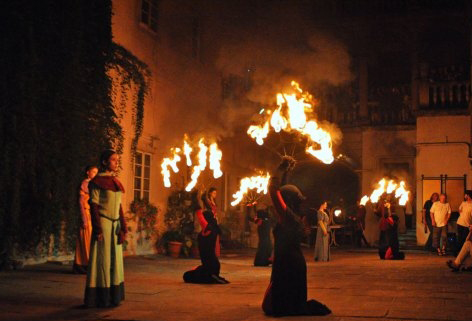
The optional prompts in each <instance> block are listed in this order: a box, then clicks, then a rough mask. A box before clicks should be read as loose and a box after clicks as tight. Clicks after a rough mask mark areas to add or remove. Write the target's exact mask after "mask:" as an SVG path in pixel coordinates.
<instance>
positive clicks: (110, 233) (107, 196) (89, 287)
mask: <svg viewBox="0 0 472 321" xmlns="http://www.w3.org/2000/svg"><path fill="white" fill-rule="evenodd" d="M89 190H90V207H91V214H92V215H91V216H92V226H93V231H92V232H93V233H92V244H91V249H90V261H89V266H88V273H87V283H86V288H85V299H84V303H85V306H87V307H108V306H116V305H119V304H120V302H121V301H122V300H124V298H125V292H124V290H125V289H124V274H123V249H122V243H123V241H124V238H125V236H126V223H125V219H124V215H123V209H122V207H121V198H122V194H123V193H124V188H123V185H121V183H120V181H119V180H118V179H117V178H115V177H113V176H108V175H106V174H105V173H99V174H98V175H97V176H95V178H94V179H93V180H92V181H91V182H90V184H89ZM99 234H100V235H102V237H103V238H102V240H98V238H97V236H98V235H99Z"/></svg>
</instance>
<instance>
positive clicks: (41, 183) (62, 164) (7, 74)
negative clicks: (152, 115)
mask: <svg viewBox="0 0 472 321" xmlns="http://www.w3.org/2000/svg"><path fill="white" fill-rule="evenodd" d="M3 7H4V8H3V10H2V12H3V13H4V15H3V16H4V18H3V19H0V27H1V28H2V30H3V32H2V35H3V36H2V38H1V40H0V41H1V47H2V50H1V51H0V61H1V62H2V72H1V73H0V106H1V108H0V151H1V153H0V270H1V269H2V267H7V265H8V262H10V258H12V257H18V256H19V257H24V256H28V255H30V256H34V255H44V254H46V252H47V249H48V248H49V247H50V244H49V241H50V235H51V234H52V235H54V236H55V237H54V240H55V244H53V246H54V248H55V250H56V252H57V250H58V249H59V246H60V244H59V239H60V237H59V236H60V235H61V234H62V235H64V236H65V240H64V241H65V245H66V246H67V247H69V248H72V246H73V244H74V242H75V239H76V235H77V227H78V220H79V217H80V216H79V211H78V187H79V184H80V182H81V181H82V179H83V178H84V169H85V167H86V166H87V165H91V164H97V163H98V157H99V154H100V152H101V151H102V150H103V149H105V148H111V147H115V148H117V149H118V150H119V151H121V150H122V146H123V133H122V129H121V126H120V124H119V118H120V115H119V113H117V109H116V108H115V107H114V106H113V99H112V97H113V86H112V84H113V83H112V79H111V78H110V77H109V71H110V69H112V68H119V70H120V74H121V75H122V76H123V77H122V78H121V79H122V83H121V84H120V86H119V88H120V90H122V91H123V90H125V91H128V90H129V88H130V84H131V82H133V83H135V84H137V86H138V91H137V94H136V99H135V103H134V108H133V112H134V113H135V116H134V119H135V123H136V130H135V133H134V134H135V135H134V137H133V143H132V144H133V145H132V149H133V151H134V150H135V149H136V145H137V141H138V139H139V137H140V135H141V132H142V124H143V117H144V112H143V110H144V99H145V97H146V94H147V92H148V86H147V79H148V78H149V76H150V74H149V71H148V69H147V67H146V66H145V65H144V64H143V63H142V62H140V61H139V60H138V59H137V58H136V57H134V56H133V55H132V54H131V53H130V52H129V51H127V50H126V49H124V48H123V47H121V46H119V45H116V44H114V43H113V42H112V33H111V16H112V10H111V0H102V1H95V0H70V1H59V0H43V1H28V0H17V1H8V2H6V3H5V5H4V6H3ZM64 223H65V224H64Z"/></svg>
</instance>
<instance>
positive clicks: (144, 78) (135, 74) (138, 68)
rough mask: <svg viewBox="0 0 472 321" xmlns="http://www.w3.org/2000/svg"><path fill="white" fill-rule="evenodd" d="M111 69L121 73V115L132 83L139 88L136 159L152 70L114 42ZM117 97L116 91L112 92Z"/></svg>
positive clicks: (135, 105) (135, 109)
mask: <svg viewBox="0 0 472 321" xmlns="http://www.w3.org/2000/svg"><path fill="white" fill-rule="evenodd" d="M107 68H108V70H109V71H111V70H114V71H116V72H117V74H118V75H119V83H120V86H119V89H120V98H121V99H120V103H119V107H118V111H119V117H120V118H121V117H123V115H124V112H125V108H126V105H127V101H128V100H129V97H128V93H129V92H130V91H131V90H132V85H137V86H138V90H137V92H136V94H135V96H134V97H132V98H133V101H134V103H133V109H132V113H133V115H132V118H133V121H134V128H135V132H134V137H133V139H132V141H131V158H132V159H134V155H135V153H136V148H137V146H138V141H139V138H140V137H141V134H142V131H143V121H144V100H145V98H146V96H147V94H148V92H149V79H150V76H151V72H150V70H149V68H148V66H147V65H146V64H145V63H143V62H142V61H140V60H139V59H138V58H137V57H135V56H134V55H133V54H132V53H131V52H130V51H128V50H126V48H124V47H123V46H121V45H119V44H117V43H112V55H111V57H110V60H109V61H108V64H107ZM112 94H113V95H114V96H115V97H116V95H117V93H116V92H113V93H112Z"/></svg>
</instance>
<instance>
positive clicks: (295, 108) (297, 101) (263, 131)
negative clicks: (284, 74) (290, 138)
mask: <svg viewBox="0 0 472 321" xmlns="http://www.w3.org/2000/svg"><path fill="white" fill-rule="evenodd" d="M291 85H292V87H293V89H294V90H295V91H296V92H295V93H294V94H286V93H278V94H277V96H276V97H277V105H278V108H277V109H276V110H275V111H274V112H272V113H271V111H270V110H268V111H267V113H266V115H267V117H269V118H268V119H267V120H266V122H265V123H264V125H262V126H257V125H251V126H250V127H249V129H248V131H247V133H248V134H249V135H250V136H251V137H252V138H253V139H255V140H256V142H257V144H259V145H263V144H264V139H265V138H266V137H267V136H268V135H269V130H270V128H269V124H270V126H271V127H272V128H273V129H274V131H275V132H277V133H278V132H280V131H281V130H284V131H292V130H294V131H297V132H299V133H300V134H302V135H304V136H306V137H308V138H309V141H308V146H307V148H306V152H307V153H308V154H311V155H313V156H314V157H316V158H318V159H319V160H321V161H322V162H323V163H325V164H331V163H332V162H333V161H334V156H333V151H332V141H331V135H330V134H329V133H328V132H326V131H325V130H324V129H322V128H320V127H319V126H318V123H317V122H316V121H315V120H308V117H307V114H306V112H307V111H308V112H311V111H312V105H311V104H310V103H308V101H312V100H313V97H312V96H311V95H310V94H309V93H306V92H303V90H302V89H301V88H300V85H299V84H298V83H296V82H295V81H292V83H291ZM284 106H285V107H286V111H284V110H283V109H282V107H284ZM284 115H286V116H288V117H287V118H285V117H284Z"/></svg>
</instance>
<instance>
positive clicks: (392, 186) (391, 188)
mask: <svg viewBox="0 0 472 321" xmlns="http://www.w3.org/2000/svg"><path fill="white" fill-rule="evenodd" d="M397 186H398V184H396V183H395V182H394V181H393V179H391V180H390V181H388V185H387V190H386V191H387V194H390V193H392V192H393V191H394V190H395V189H396V188H397Z"/></svg>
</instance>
